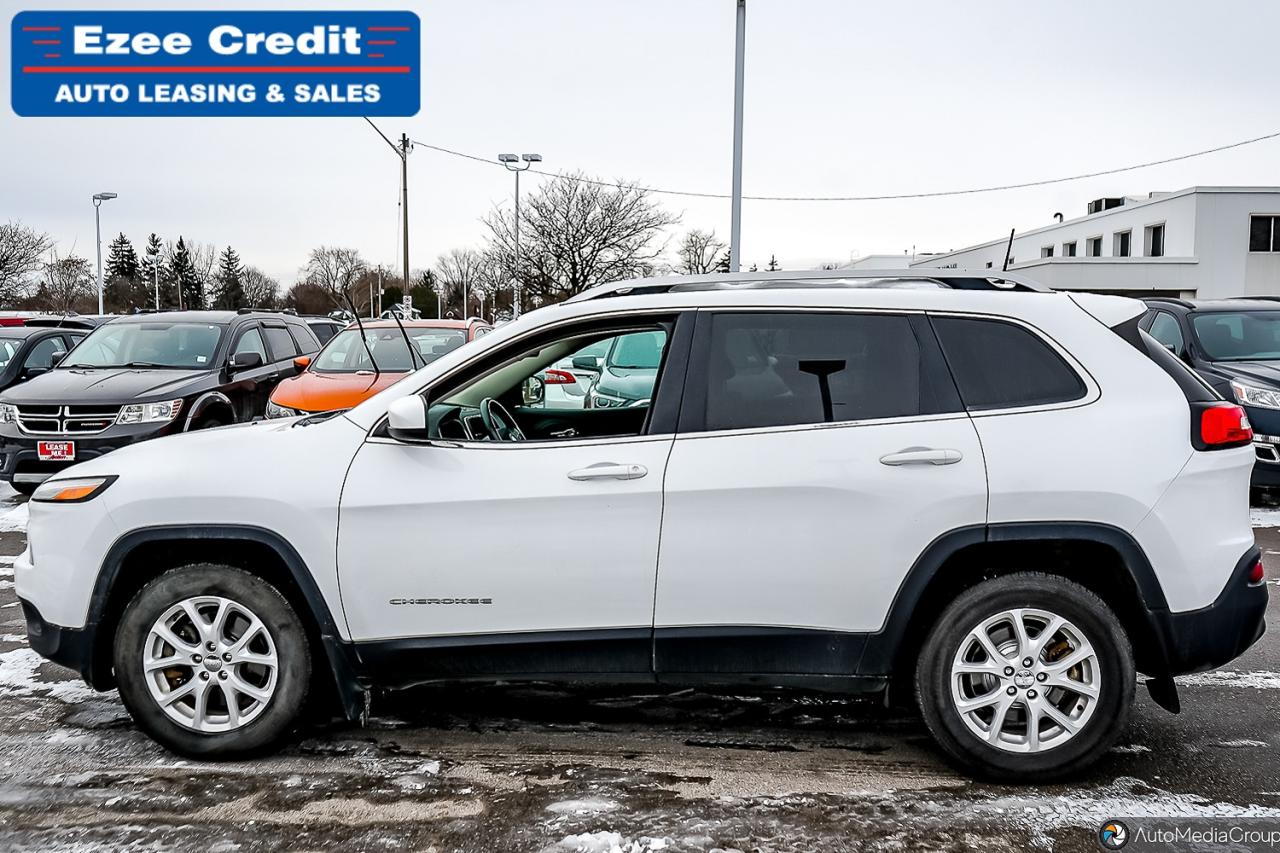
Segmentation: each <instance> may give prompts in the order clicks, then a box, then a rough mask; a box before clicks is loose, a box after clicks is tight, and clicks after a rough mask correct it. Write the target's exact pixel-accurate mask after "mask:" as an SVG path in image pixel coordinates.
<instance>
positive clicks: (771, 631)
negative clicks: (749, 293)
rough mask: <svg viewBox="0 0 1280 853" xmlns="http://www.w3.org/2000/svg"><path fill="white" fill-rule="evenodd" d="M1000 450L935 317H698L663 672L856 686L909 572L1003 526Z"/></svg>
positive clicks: (671, 551) (669, 526)
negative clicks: (999, 516)
mask: <svg viewBox="0 0 1280 853" xmlns="http://www.w3.org/2000/svg"><path fill="white" fill-rule="evenodd" d="M986 498H987V492H986V478H985V469H984V463H983V458H982V451H981V448H980V446H979V444H978V438H977V434H976V432H975V430H974V427H973V424H972V422H971V421H970V419H969V417H968V416H967V415H966V414H965V412H964V411H963V410H962V408H961V405H960V401H959V398H958V395H957V393H956V389H955V386H954V383H953V382H952V380H951V379H950V376H949V374H948V373H947V371H946V368H945V365H944V364H943V362H942V358H941V354H940V352H939V350H938V346H937V341H936V339H935V338H934V337H933V335H932V333H931V331H930V330H929V327H928V324H927V322H926V321H925V319H924V317H923V316H920V315H915V316H912V315H908V314H893V313H856V312H841V311H821V312H820V311H736V312H734V311H719V312H702V313H701V314H700V315H699V318H698V325H697V330H696V332H695V339H694V347H693V352H692V355H691V361H690V368H689V374H688V380H687V383H686V389H685V395H684V403H683V406H682V409H681V416H680V429H679V431H678V434H677V436H676V440H675V443H674V446H673V448H672V453H671V459H670V462H669V463H668V466H667V479H666V486H665V490H664V506H663V523H662V540H661V549H660V553H659V561H658V582H657V596H656V604H655V667H656V669H657V671H658V673H659V675H660V676H661V675H663V674H666V675H667V676H669V677H674V676H677V675H678V674H680V673H736V674H771V675H783V674H791V675H812V674H816V675H832V674H838V675H839V674H842V675H851V674H854V673H855V672H856V671H857V668H858V661H859V657H860V655H861V652H862V649H863V646H864V643H865V639H866V635H867V634H868V633H871V632H875V631H877V630H879V629H880V628H881V627H882V626H883V625H884V623H885V620H886V615H887V613H888V611H889V609H890V606H891V604H892V602H893V600H894V597H895V595H896V594H897V592H898V589H899V587H900V586H901V584H902V582H903V579H904V577H905V576H906V574H907V571H908V569H909V568H910V567H911V565H912V564H913V562H914V561H915V560H916V558H917V557H918V556H919V555H920V554H921V553H922V552H923V551H924V550H925V548H926V547H927V546H928V545H929V543H930V542H932V541H933V540H934V539H935V538H936V537H938V536H939V535H940V534H942V533H944V532H947V531H950V530H954V529H956V528H962V527H966V526H970V525H982V524H983V523H984V522H985V520H986Z"/></svg>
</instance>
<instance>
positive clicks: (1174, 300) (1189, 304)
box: [1142, 296, 1196, 308]
mask: <svg viewBox="0 0 1280 853" xmlns="http://www.w3.org/2000/svg"><path fill="white" fill-rule="evenodd" d="M1142 301H1143V302H1170V303H1172V304H1174V305H1181V306H1182V307H1183V308H1195V307H1196V304H1195V303H1194V302H1192V301H1190V300H1188V299H1180V298H1179V297H1177V296H1146V297H1143V299H1142Z"/></svg>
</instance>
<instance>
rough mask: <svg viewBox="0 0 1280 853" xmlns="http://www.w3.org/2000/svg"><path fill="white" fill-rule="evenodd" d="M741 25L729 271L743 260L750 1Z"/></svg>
mask: <svg viewBox="0 0 1280 853" xmlns="http://www.w3.org/2000/svg"><path fill="white" fill-rule="evenodd" d="M737 3H738V25H737V37H736V40H735V43H734V51H733V201H732V202H731V203H730V208H729V272H737V271H738V270H739V269H740V268H741V263H742V83H743V79H742V78H743V67H744V65H745V59H744V54H745V53H746V47H747V0H737Z"/></svg>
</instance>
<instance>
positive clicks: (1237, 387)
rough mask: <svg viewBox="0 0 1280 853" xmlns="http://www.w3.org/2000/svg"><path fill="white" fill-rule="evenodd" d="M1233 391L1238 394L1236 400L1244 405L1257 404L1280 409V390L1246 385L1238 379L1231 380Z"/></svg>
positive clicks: (1263, 407)
mask: <svg viewBox="0 0 1280 853" xmlns="http://www.w3.org/2000/svg"><path fill="white" fill-rule="evenodd" d="M1231 393H1233V394H1235V395H1236V402H1237V403H1239V404H1240V405H1242V406H1257V407H1258V408H1259V409H1280V391H1274V390H1271V389H1269V388H1256V387H1254V386H1253V385H1245V384H1244V383H1243V382H1241V381H1240V380H1238V379H1232V380H1231Z"/></svg>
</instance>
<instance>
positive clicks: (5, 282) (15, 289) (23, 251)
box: [0, 220, 53, 306]
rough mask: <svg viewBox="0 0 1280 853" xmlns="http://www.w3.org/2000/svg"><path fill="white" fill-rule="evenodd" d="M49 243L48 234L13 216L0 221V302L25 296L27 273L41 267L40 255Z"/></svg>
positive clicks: (6, 303)
mask: <svg viewBox="0 0 1280 853" xmlns="http://www.w3.org/2000/svg"><path fill="white" fill-rule="evenodd" d="M52 247H53V241H52V240H50V239H49V235H48V234H45V233H44V232H42V231H37V230H35V229H34V228H28V227H27V226H26V225H23V224H22V223H21V222H19V221H17V220H12V221H10V222H5V223H3V224H0V305H9V306H11V305H13V303H14V302H15V301H16V300H18V299H20V298H21V297H23V296H25V295H26V294H27V292H28V285H29V284H30V280H31V277H32V276H33V275H35V274H36V273H37V272H39V271H40V270H41V267H42V264H41V260H40V259H41V258H42V257H43V256H44V253H45V252H47V251H49V249H51V248H52Z"/></svg>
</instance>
